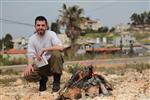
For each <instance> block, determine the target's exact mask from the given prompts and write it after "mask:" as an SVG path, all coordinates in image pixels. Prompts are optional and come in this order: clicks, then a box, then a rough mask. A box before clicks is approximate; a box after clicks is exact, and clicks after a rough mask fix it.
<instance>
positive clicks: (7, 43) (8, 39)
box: [2, 33, 13, 50]
mask: <svg viewBox="0 0 150 100" xmlns="http://www.w3.org/2000/svg"><path fill="white" fill-rule="evenodd" d="M12 39H13V38H12V36H11V35H10V34H9V33H8V34H6V35H5V38H4V39H2V40H3V42H2V43H4V46H5V48H4V49H6V50H8V49H11V48H13V42H12Z"/></svg>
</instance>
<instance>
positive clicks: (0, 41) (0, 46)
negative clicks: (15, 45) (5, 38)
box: [0, 39, 3, 50]
mask: <svg viewBox="0 0 150 100" xmlns="http://www.w3.org/2000/svg"><path fill="white" fill-rule="evenodd" d="M2 45H3V43H2V40H1V39H0V50H2Z"/></svg>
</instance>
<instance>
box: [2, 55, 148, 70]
mask: <svg viewBox="0 0 150 100" xmlns="http://www.w3.org/2000/svg"><path fill="white" fill-rule="evenodd" d="M132 63H149V64H150V57H134V58H117V59H99V60H84V61H65V63H64V66H66V65H70V64H80V65H90V64H92V65H94V66H97V67H105V66H116V67H117V66H118V67H119V66H120V65H125V64H132ZM25 67H26V65H12V66H0V69H9V68H12V69H15V70H22V69H23V68H25Z"/></svg>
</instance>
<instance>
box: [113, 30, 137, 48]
mask: <svg viewBox="0 0 150 100" xmlns="http://www.w3.org/2000/svg"><path fill="white" fill-rule="evenodd" d="M120 41H122V45H123V46H129V45H130V41H132V42H135V37H133V35H132V34H131V33H129V32H123V33H121V36H120V37H117V38H115V40H113V44H114V45H115V46H120Z"/></svg>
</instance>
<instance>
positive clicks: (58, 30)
mask: <svg viewBox="0 0 150 100" xmlns="http://www.w3.org/2000/svg"><path fill="white" fill-rule="evenodd" d="M51 30H52V31H54V32H56V33H57V34H59V33H60V27H59V25H58V23H57V22H56V23H55V22H53V23H52V24H51Z"/></svg>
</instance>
